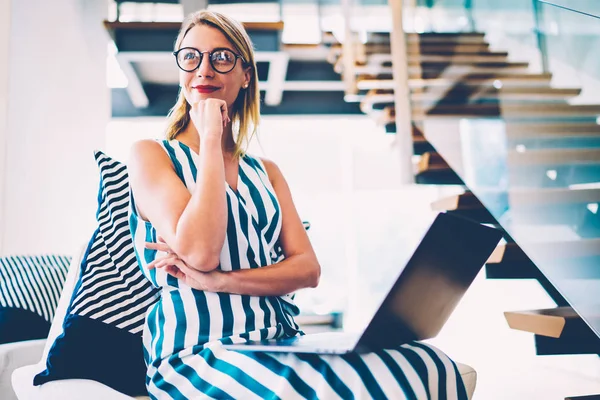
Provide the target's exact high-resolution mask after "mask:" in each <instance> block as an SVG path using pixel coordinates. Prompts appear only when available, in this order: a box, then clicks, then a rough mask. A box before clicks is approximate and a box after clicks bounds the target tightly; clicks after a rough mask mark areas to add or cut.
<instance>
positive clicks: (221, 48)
mask: <svg viewBox="0 0 600 400" xmlns="http://www.w3.org/2000/svg"><path fill="white" fill-rule="evenodd" d="M189 49H191V50H195V51H197V52H198V54H200V61H199V62H198V65H197V66H196V68H194V69H189V70H188V69H184V68H182V67H181V65H179V57H178V56H177V55H178V54H179V52H181V51H182V50H189ZM223 50H227V51H230V52H231V54H233V55H234V56H235V59H234V61H233V66H232V67H231V69H229V70H227V71H225V72H223V71H219V70H217V69H216V68H215V66H214V64H213V60H212V55H213V53H214V52H217V51H223ZM204 53H208V62H209V63H210V67H211V68H212V69H213V71H215V72H216V73H218V74H228V73H230V72H231V71H233V69H234V68H235V66H236V65H237V60H238V58H239V59H241V60H242V65H244V64H246V60H244V57H242V56H241V55H239V54H236V53H235V52H234V51H233V50H231V49H228V48H227V47H219V48H217V49H213V50H212V51H200V50H198V49H197V48H195V47H182V48H181V49H179V50H177V51H174V52H173V55H174V56H175V62H176V63H177V67H179V69H180V70H182V71H185V72H194V71H195V70H197V69H198V68H200V65H202V60H204Z"/></svg>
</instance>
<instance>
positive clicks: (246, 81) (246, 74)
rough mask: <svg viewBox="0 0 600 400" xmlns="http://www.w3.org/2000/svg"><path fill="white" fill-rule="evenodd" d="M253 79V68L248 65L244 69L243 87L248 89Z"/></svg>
mask: <svg viewBox="0 0 600 400" xmlns="http://www.w3.org/2000/svg"><path fill="white" fill-rule="evenodd" d="M251 80H252V68H250V67H248V68H246V69H245V70H244V83H243V84H242V87H243V88H244V89H248V86H250V81H251Z"/></svg>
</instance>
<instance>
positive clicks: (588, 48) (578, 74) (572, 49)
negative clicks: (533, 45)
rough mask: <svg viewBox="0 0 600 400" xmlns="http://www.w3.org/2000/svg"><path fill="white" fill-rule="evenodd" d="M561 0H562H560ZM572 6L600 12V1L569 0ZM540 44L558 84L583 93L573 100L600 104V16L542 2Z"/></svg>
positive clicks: (539, 8)
mask: <svg viewBox="0 0 600 400" xmlns="http://www.w3.org/2000/svg"><path fill="white" fill-rule="evenodd" d="M557 3H560V2H557ZM569 3H570V4H571V5H572V6H573V7H574V8H573V10H583V9H587V10H588V11H593V9H595V12H596V13H597V14H596V15H600V3H597V4H596V6H593V5H592V4H591V3H590V2H588V1H585V0H584V1H570V2H569ZM538 13H539V21H540V25H539V31H540V44H541V45H542V46H543V50H544V56H543V59H544V62H545V64H546V68H547V70H548V71H549V72H551V73H552V84H553V85H554V86H556V87H578V88H581V89H582V93H581V95H580V96H578V97H577V98H576V99H573V101H571V103H574V104H575V103H577V104H600V57H599V56H598V53H597V51H596V49H597V48H598V46H600V17H594V16H591V15H588V14H583V13H581V12H579V11H571V10H569V9H566V8H563V7H562V6H561V7H559V6H555V5H554V4H551V3H546V2H539V6H538Z"/></svg>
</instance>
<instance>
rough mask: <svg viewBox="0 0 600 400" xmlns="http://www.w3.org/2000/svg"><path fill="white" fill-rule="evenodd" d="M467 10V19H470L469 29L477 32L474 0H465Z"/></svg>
mask: <svg viewBox="0 0 600 400" xmlns="http://www.w3.org/2000/svg"><path fill="white" fill-rule="evenodd" d="M465 12H466V14H467V20H468V21H469V29H470V30H471V32H475V30H476V27H475V18H474V17H473V0H465Z"/></svg>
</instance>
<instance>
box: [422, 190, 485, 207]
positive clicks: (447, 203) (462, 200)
mask: <svg viewBox="0 0 600 400" xmlns="http://www.w3.org/2000/svg"><path fill="white" fill-rule="evenodd" d="M482 208H485V207H484V206H483V204H481V202H480V201H479V200H478V199H477V197H475V195H474V194H473V192H465V193H462V194H457V195H453V196H448V197H444V198H441V199H438V200H436V201H434V202H433V203H431V209H432V210H433V211H453V210H473V209H482Z"/></svg>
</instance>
